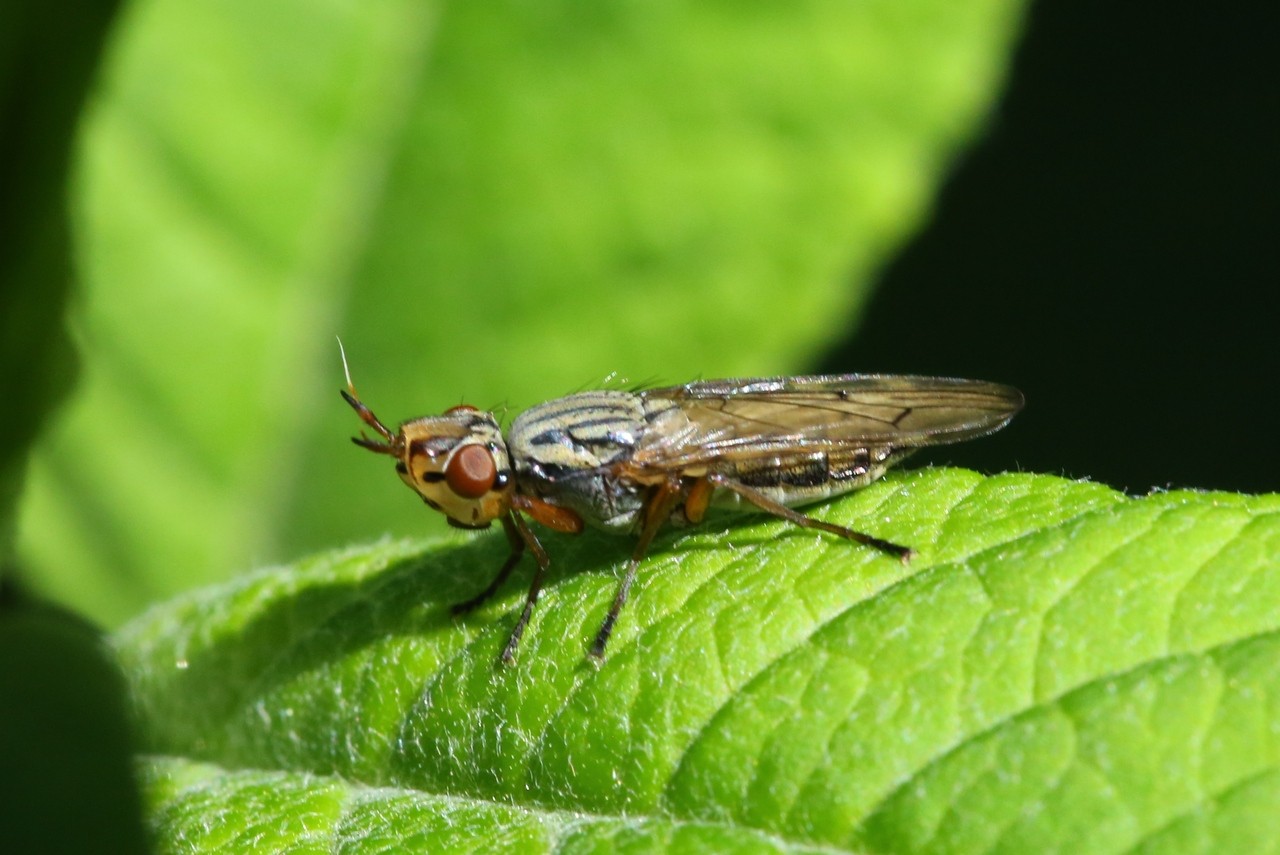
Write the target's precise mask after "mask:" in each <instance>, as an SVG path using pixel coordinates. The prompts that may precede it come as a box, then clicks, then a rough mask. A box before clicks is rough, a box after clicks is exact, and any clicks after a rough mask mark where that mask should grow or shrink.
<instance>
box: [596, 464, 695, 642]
mask: <svg viewBox="0 0 1280 855" xmlns="http://www.w3.org/2000/svg"><path fill="white" fill-rule="evenodd" d="M683 492H684V488H683V486H682V485H681V483H680V479H679V478H678V477H676V476H672V477H670V478H668V479H667V480H666V481H664V482H662V484H660V485H659V486H658V487H656V488H654V491H653V493H651V494H650V496H649V499H648V501H646V502H645V505H644V526H643V527H642V528H641V529H640V539H639V540H638V541H636V548H635V551H634V552H632V553H631V560H630V561H629V562H627V570H626V572H625V573H623V575H622V581H621V582H620V583H619V584H618V593H617V594H616V595H615V596H614V598H613V605H612V606H610V607H609V613H608V614H607V615H605V618H604V623H602V624H600V631H599V632H597V633H596V640H595V642H594V643H593V644H592V645H591V650H590V652H589V653H588V654H587V655H588V656H589V657H590V658H591V661H592V662H593V663H595V664H597V665H598V664H600V663H601V662H602V661H604V648H605V645H607V644H608V643H609V636H611V635H613V625H614V624H615V623H617V622H618V614H619V613H620V612H621V611H622V607H623V606H624V605H626V603H627V596H628V595H629V594H630V593H631V583H632V582H634V581H635V579H636V568H638V567H639V566H640V559H642V558H644V554H645V552H647V551H648V549H649V544H650V543H651V542H652V541H653V536H654V535H655V534H657V533H658V529H660V528H662V524H663V523H664V522H666V521H667V518H668V517H669V516H671V511H672V509H673V508H674V507H675V506H676V502H678V501H679V500H680V496H681V494H682V493H683Z"/></svg>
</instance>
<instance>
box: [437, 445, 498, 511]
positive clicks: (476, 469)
mask: <svg viewBox="0 0 1280 855" xmlns="http://www.w3.org/2000/svg"><path fill="white" fill-rule="evenodd" d="M497 477H498V467H497V465H496V464H495V463H494V462H493V456H492V455H491V454H489V452H488V450H487V449H485V447H484V446H482V445H467V446H463V447H462V448H460V449H458V452H457V453H456V454H454V455H453V457H452V458H451V459H450V460H449V465H448V466H447V467H445V470H444V480H445V483H447V484H448V485H449V489H450V490H452V491H453V492H455V493H457V494H458V495H459V496H461V497H462V498H464V499H478V498H480V497H481V496H483V495H484V494H485V493H487V492H489V490H490V489H491V488H492V487H493V482H494V481H495V480H497Z"/></svg>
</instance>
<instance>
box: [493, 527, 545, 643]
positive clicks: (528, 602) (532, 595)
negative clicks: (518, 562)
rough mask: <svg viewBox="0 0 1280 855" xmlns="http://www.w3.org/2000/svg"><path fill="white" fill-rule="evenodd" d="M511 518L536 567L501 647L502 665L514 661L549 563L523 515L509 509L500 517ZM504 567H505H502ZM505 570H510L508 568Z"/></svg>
mask: <svg viewBox="0 0 1280 855" xmlns="http://www.w3.org/2000/svg"><path fill="white" fill-rule="evenodd" d="M507 520H511V525H512V527H513V528H514V529H515V530H516V533H517V534H518V536H519V537H520V539H521V541H523V542H524V543H525V544H526V545H528V547H529V549H530V550H531V551H532V552H533V557H534V560H535V561H537V562H538V569H537V570H536V571H534V574H533V581H532V582H530V583H529V593H528V594H527V595H526V596H525V598H524V608H523V609H521V611H520V619H519V620H517V621H516V625H515V628H514V629H512V630H511V637H510V638H509V639H507V646H506V647H504V648H502V662H503V664H504V665H510V664H511V663H512V662H514V661H515V658H516V648H517V647H519V646H520V637H521V636H522V635H524V628H525V627H526V626H528V625H529V618H530V617H531V616H532V615H533V607H534V605H536V604H537V602H538V594H539V593H541V592H542V580H543V579H544V578H545V577H546V575H547V567H549V566H550V565H551V559H549V558H548V557H547V551H546V550H545V549H543V548H542V544H541V543H539V542H538V538H537V535H535V534H534V533H533V531H532V530H531V529H530V528H529V524H528V523H526V522H525V521H524V517H522V516H520V515H519V514H518V513H516V512H515V511H511V512H510V513H508V514H507V515H506V516H505V517H503V518H502V521H503V523H506V521H507ZM504 569H506V568H504ZM507 572H510V571H509V570H508V571H507Z"/></svg>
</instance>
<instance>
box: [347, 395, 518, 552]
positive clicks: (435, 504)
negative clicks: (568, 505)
mask: <svg viewBox="0 0 1280 855" xmlns="http://www.w3.org/2000/svg"><path fill="white" fill-rule="evenodd" d="M342 396H343V397H344V398H346V400H347V403H348V404H350V405H351V407H352V409H354V410H355V411H356V413H357V415H359V416H360V419H361V420H362V421H363V422H364V423H365V424H367V425H369V427H371V428H373V429H374V430H375V431H377V433H378V435H379V436H380V437H381V439H369V438H367V437H364V436H359V437H353V438H352V440H351V441H352V442H354V443H355V444H356V445H359V446H360V447H362V448H367V449H369V450H370V451H372V452H375V453H377V454H386V455H388V456H390V457H393V458H395V461H396V473H397V474H398V475H399V476H400V480H402V481H404V483H405V484H406V485H408V487H409V488H410V489H411V490H413V491H414V492H415V493H417V494H418V495H419V496H421V497H422V500H423V501H424V502H426V503H427V506H428V507H430V508H432V509H434V510H437V511H439V512H440V513H442V514H444V515H445V516H446V517H447V518H448V520H449V524H450V525H453V526H457V527H458V528H487V527H488V526H489V524H490V523H492V522H493V521H494V520H495V519H497V518H498V517H501V516H502V515H503V514H505V513H507V512H508V510H510V507H511V494H512V491H513V490H514V488H515V480H514V479H513V478H512V474H511V463H510V460H509V458H508V456H507V446H506V443H505V442H504V441H503V439H502V431H501V430H500V429H499V428H498V422H497V420H496V419H494V417H493V414H492V413H482V412H480V411H479V410H477V409H476V408H475V407H468V406H462V407H454V408H452V409H450V410H448V411H447V412H445V413H444V414H443V415H439V416H424V417H423V418H420V419H413V420H412V421H408V422H405V423H404V424H402V425H400V428H399V430H397V431H396V432H395V433H392V432H391V431H390V430H389V429H388V428H387V427H386V426H385V425H383V424H382V422H381V421H379V420H378V417H377V416H375V415H374V414H373V411H372V410H370V409H369V408H368V407H366V406H365V405H364V404H363V403H361V401H360V399H359V398H357V397H356V396H355V391H354V389H353V390H352V391H351V392H345V391H344V392H343V393H342Z"/></svg>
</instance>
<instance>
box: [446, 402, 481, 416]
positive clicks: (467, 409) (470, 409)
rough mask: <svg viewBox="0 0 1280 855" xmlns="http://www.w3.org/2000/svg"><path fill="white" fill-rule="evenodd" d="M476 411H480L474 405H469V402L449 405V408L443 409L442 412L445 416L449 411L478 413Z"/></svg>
mask: <svg viewBox="0 0 1280 855" xmlns="http://www.w3.org/2000/svg"><path fill="white" fill-rule="evenodd" d="M478 412H480V411H479V410H477V409H476V408H475V407H473V406H471V405H470V404H459V405H458V406H456V407H450V408H449V409H447V410H445V411H444V414H445V415H446V416H447V415H449V414H450V413H478Z"/></svg>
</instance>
